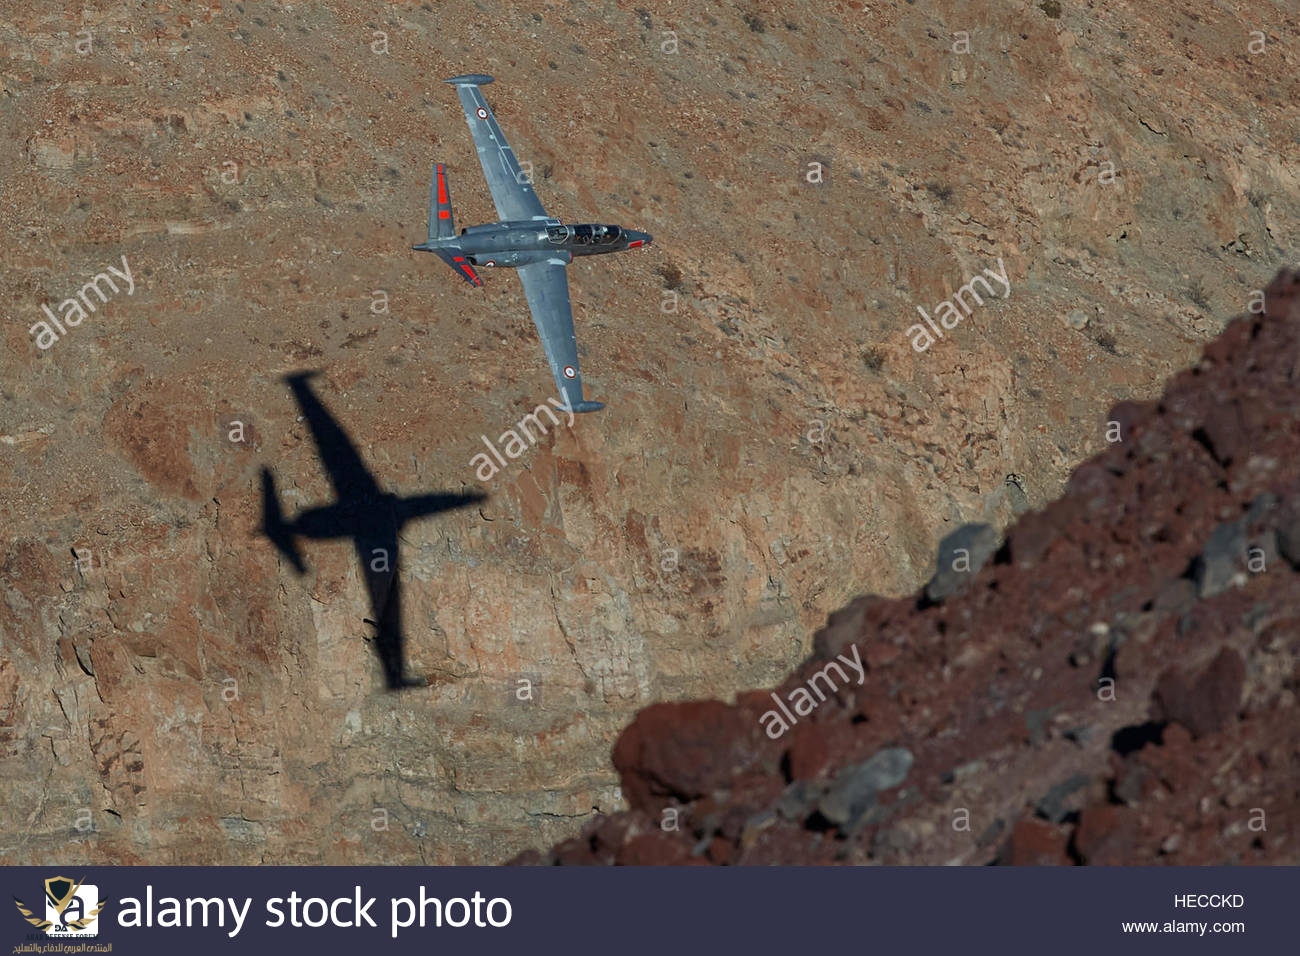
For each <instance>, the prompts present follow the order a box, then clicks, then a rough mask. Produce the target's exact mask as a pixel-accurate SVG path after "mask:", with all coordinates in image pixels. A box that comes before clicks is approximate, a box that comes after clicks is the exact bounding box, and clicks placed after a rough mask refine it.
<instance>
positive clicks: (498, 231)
mask: <svg viewBox="0 0 1300 956" xmlns="http://www.w3.org/2000/svg"><path fill="white" fill-rule="evenodd" d="M649 240H650V235H649V234H648V233H644V232H637V231H635V230H632V229H623V228H621V227H619V226H611V225H602V224H599V223H583V224H579V225H565V224H564V223H561V222H560V220H558V219H540V220H526V221H523V222H494V223H487V224H485V225H482V226H470V227H469V228H468V229H462V230H461V233H460V235H459V236H457V237H456V239H455V243H456V245H457V246H458V247H459V249H460V251H461V253H463V254H464V256H465V257H466V258H467V259H469V261H470V262H471V263H472V264H473V265H476V266H488V267H496V266H520V265H524V264H525V263H528V262H539V261H544V260H546V259H551V258H558V259H564V260H572V258H573V257H575V256H595V255H600V254H602V253H606V252H622V251H623V250H625V249H632V248H636V247H638V246H642V245H644V244H645V243H646V242H647V241H649Z"/></svg>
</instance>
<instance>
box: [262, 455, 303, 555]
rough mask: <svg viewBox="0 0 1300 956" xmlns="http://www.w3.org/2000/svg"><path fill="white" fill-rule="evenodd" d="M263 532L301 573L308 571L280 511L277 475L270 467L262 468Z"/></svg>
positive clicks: (290, 529)
mask: <svg viewBox="0 0 1300 956" xmlns="http://www.w3.org/2000/svg"><path fill="white" fill-rule="evenodd" d="M262 533H263V534H264V535H266V536H267V537H268V538H270V539H271V543H272V544H274V545H275V549H276V550H277V551H279V552H280V553H281V554H282V555H284V556H285V558H287V559H288V561H289V563H290V564H292V565H293V568H294V570H295V571H297V572H298V573H299V574H306V573H307V565H306V562H304V561H303V559H302V554H301V553H300V552H299V551H298V547H297V545H296V544H295V542H294V539H293V529H292V527H291V526H290V525H289V524H287V523H286V522H285V520H284V514H283V513H282V512H281V511H280V495H279V494H278V493H277V492H276V490H275V477H274V476H273V475H272V474H271V472H270V470H269V469H266V468H263V469H262Z"/></svg>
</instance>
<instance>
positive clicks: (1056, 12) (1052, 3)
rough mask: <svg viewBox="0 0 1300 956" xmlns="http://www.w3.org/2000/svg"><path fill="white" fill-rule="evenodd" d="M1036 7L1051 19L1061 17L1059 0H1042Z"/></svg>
mask: <svg viewBox="0 0 1300 956" xmlns="http://www.w3.org/2000/svg"><path fill="white" fill-rule="evenodd" d="M1038 9H1039V10H1042V11H1043V12H1044V13H1045V14H1047V16H1048V17H1049V18H1050V19H1052V20H1059V19H1060V18H1061V2H1060V0H1043V2H1042V3H1040V4H1039V5H1038Z"/></svg>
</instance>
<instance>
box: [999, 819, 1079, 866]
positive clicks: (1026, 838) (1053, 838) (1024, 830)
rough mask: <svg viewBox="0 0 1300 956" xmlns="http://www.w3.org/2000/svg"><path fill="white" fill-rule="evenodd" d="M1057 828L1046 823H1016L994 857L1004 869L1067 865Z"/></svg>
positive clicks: (1030, 821)
mask: <svg viewBox="0 0 1300 956" xmlns="http://www.w3.org/2000/svg"><path fill="white" fill-rule="evenodd" d="M1065 845H1066V838H1065V834H1064V833H1062V832H1061V829H1060V827H1058V826H1056V825H1055V824H1052V823H1048V822H1047V821H1046V820H1038V819H1034V818H1028V819H1024V820H1020V821H1019V822H1017V823H1016V825H1015V826H1014V827H1013V828H1012V830H1011V835H1010V836H1008V837H1007V840H1006V842H1005V843H1004V844H1003V846H1002V850H1001V852H999V854H998V862H999V863H1001V864H1003V865H1004V866H1071V865H1073V863H1074V861H1073V860H1071V859H1070V857H1069V855H1068V854H1067V853H1066V852H1065Z"/></svg>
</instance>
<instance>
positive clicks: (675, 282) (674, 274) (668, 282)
mask: <svg viewBox="0 0 1300 956" xmlns="http://www.w3.org/2000/svg"><path fill="white" fill-rule="evenodd" d="M655 271H656V272H658V273H659V275H660V276H661V277H662V278H663V280H664V288H665V289H672V290H673V291H674V292H676V291H677V290H678V289H680V288H681V287H682V270H681V269H679V268H677V267H676V266H675V265H673V264H672V263H669V264H668V265H663V266H660V267H659V268H658V269H656V270H655Z"/></svg>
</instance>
